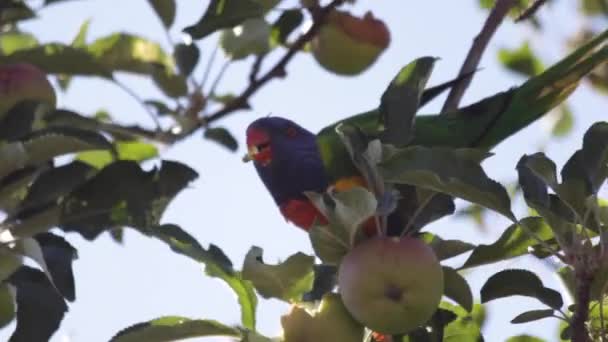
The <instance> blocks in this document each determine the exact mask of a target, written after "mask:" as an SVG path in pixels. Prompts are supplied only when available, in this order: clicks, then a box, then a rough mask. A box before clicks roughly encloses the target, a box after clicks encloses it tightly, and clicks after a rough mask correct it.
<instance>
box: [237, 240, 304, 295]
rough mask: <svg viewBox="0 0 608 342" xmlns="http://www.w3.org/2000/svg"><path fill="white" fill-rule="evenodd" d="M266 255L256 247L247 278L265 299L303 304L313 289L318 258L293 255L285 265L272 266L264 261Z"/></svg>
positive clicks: (249, 257)
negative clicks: (263, 255)
mask: <svg viewBox="0 0 608 342" xmlns="http://www.w3.org/2000/svg"><path fill="white" fill-rule="evenodd" d="M262 254H263V251H262V249H261V248H259V247H256V246H253V247H251V249H250V250H249V252H247V255H246V256H245V261H244V263H243V278H244V279H247V280H249V281H251V282H252V283H253V286H254V287H255V289H256V290H257V291H258V293H260V294H261V295H262V297H264V298H277V299H281V300H283V301H286V302H299V301H301V300H302V295H303V294H304V293H306V292H308V291H310V290H311V289H312V285H313V280H314V272H313V265H314V262H315V258H314V257H313V256H309V255H306V254H303V253H299V252H298V253H296V254H294V255H291V256H290V257H288V258H287V260H285V261H284V262H282V263H279V264H277V265H268V264H265V263H264V262H263V261H262Z"/></svg>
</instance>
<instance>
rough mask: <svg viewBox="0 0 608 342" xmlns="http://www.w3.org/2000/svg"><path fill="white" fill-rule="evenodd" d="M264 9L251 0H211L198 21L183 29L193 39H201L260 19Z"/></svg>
mask: <svg viewBox="0 0 608 342" xmlns="http://www.w3.org/2000/svg"><path fill="white" fill-rule="evenodd" d="M263 14H264V7H263V6H262V5H261V4H260V3H258V2H257V1H252V0H211V1H210V3H209V7H207V10H206V11H205V14H203V16H202V17H201V18H200V19H199V21H198V22H197V23H196V24H194V25H192V26H188V27H186V28H185V29H184V32H186V33H188V34H189V35H191V36H192V38H194V39H202V38H204V37H206V36H208V35H210V34H212V33H214V32H215V31H217V30H219V29H224V28H231V27H234V26H237V25H240V24H242V23H243V22H244V21H245V20H247V19H249V18H255V17H260V16H262V15H263Z"/></svg>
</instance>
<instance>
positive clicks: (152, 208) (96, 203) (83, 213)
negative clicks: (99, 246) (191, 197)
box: [60, 161, 197, 239]
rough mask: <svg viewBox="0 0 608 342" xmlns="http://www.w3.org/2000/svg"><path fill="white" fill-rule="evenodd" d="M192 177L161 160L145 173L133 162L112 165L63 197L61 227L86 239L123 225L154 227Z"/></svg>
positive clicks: (184, 169) (187, 170)
mask: <svg viewBox="0 0 608 342" xmlns="http://www.w3.org/2000/svg"><path fill="white" fill-rule="evenodd" d="M196 177H197V173H196V172H195V171H194V170H192V169H191V168H189V167H188V166H186V165H183V164H180V163H177V162H171V161H163V162H162V164H161V166H160V168H154V169H153V170H151V171H148V172H146V171H144V170H142V169H141V167H140V166H139V165H138V164H137V163H136V162H132V161H117V162H114V163H112V164H110V165H108V166H106V167H104V168H103V169H102V170H100V171H99V172H98V173H97V174H96V175H95V176H94V177H92V178H91V179H90V180H88V181H87V182H86V183H84V184H82V185H80V186H79V187H77V188H76V189H75V190H74V191H73V192H72V193H71V194H70V195H69V196H67V197H66V198H65V200H64V201H63V203H62V209H61V220H60V222H61V228H63V229H64V230H66V231H77V232H79V233H80V234H81V235H82V236H83V237H85V238H87V239H94V238H95V237H97V235H99V234H100V233H101V232H102V231H104V230H107V229H110V228H115V227H120V226H125V225H126V226H131V227H134V228H137V229H141V230H144V231H145V230H146V229H150V228H151V227H155V226H156V225H158V221H159V220H160V218H161V216H162V214H163V212H164V210H165V208H166V207H167V205H168V204H169V202H170V201H171V200H172V199H173V197H175V196H176V195H177V193H178V192H180V191H181V190H182V189H184V188H185V187H186V186H187V185H188V184H189V183H190V182H191V181H192V180H194V179H195V178H196Z"/></svg>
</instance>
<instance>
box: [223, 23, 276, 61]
mask: <svg viewBox="0 0 608 342" xmlns="http://www.w3.org/2000/svg"><path fill="white" fill-rule="evenodd" d="M270 30H271V29H270V25H269V24H268V23H267V22H266V20H264V19H263V18H251V19H247V20H245V21H244V22H243V23H242V24H241V25H239V26H236V27H235V28H233V29H230V30H224V31H223V32H222V35H221V36H220V46H221V47H222V49H223V50H224V52H225V53H226V55H227V56H228V57H229V58H230V59H233V60H239V59H243V58H245V57H247V56H250V55H263V54H265V53H267V52H268V51H270V40H269V38H270Z"/></svg>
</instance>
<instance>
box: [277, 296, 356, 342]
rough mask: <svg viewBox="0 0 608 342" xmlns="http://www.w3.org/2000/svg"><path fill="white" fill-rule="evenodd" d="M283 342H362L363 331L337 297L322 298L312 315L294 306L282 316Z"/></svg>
mask: <svg viewBox="0 0 608 342" xmlns="http://www.w3.org/2000/svg"><path fill="white" fill-rule="evenodd" d="M281 325H282V326H283V341H285V342H337V341H340V342H361V341H362V340H363V337H364V328H363V326H362V325H361V324H360V323H359V322H357V321H356V320H355V319H354V318H353V317H352V316H351V315H350V314H349V313H348V310H346V308H345V307H344V304H343V303H342V299H341V298H340V295H339V294H336V293H329V294H326V295H325V296H323V299H322V301H321V304H320V305H319V308H318V309H317V311H316V312H313V313H312V315H311V314H310V313H309V312H308V311H306V309H304V308H302V307H299V306H297V305H294V306H292V308H291V311H290V312H289V313H288V314H287V315H285V316H282V317H281Z"/></svg>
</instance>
